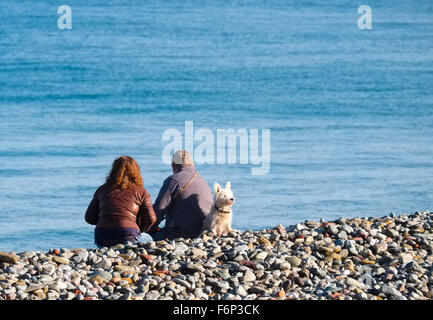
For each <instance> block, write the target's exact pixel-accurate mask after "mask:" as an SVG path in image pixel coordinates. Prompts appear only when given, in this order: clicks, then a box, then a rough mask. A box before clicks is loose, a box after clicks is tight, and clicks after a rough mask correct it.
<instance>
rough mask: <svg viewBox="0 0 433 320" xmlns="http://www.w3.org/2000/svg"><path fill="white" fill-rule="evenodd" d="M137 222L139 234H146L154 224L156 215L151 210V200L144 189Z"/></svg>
mask: <svg viewBox="0 0 433 320" xmlns="http://www.w3.org/2000/svg"><path fill="white" fill-rule="evenodd" d="M137 222H138V227H139V228H140V232H148V231H149V230H150V228H151V227H152V226H153V224H154V223H155V222H156V214H155V211H154V210H153V206H152V200H151V198H150V194H149V193H148V192H147V191H146V189H144V197H143V203H142V205H141V207H140V211H139V212H138V219H137Z"/></svg>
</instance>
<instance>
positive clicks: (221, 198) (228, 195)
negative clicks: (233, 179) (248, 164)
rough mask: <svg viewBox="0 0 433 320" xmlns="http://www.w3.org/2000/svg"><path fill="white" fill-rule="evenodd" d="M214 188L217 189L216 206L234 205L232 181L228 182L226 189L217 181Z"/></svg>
mask: <svg viewBox="0 0 433 320" xmlns="http://www.w3.org/2000/svg"><path fill="white" fill-rule="evenodd" d="M213 188H214V191H215V206H216V207H218V208H222V207H228V206H232V205H233V203H234V202H235V198H234V197H233V192H232V189H231V184H230V181H229V182H227V183H226V187H225V188H224V189H223V188H222V187H221V186H220V185H219V184H218V183H217V182H215V184H214V186H213Z"/></svg>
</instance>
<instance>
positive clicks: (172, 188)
mask: <svg viewBox="0 0 433 320" xmlns="http://www.w3.org/2000/svg"><path fill="white" fill-rule="evenodd" d="M178 189H179V185H178V183H177V182H176V181H175V180H174V179H172V178H171V177H169V178H167V179H165V180H164V183H163V184H162V187H161V190H159V194H158V197H157V198H156V200H155V204H154V205H153V209H154V210H155V214H156V222H155V224H154V227H155V228H156V227H157V226H158V225H159V224H160V223H161V222H162V221H163V220H164V219H165V217H166V215H167V211H168V209H169V208H170V206H171V204H172V202H173V196H174V195H175V193H176V191H177V190H178Z"/></svg>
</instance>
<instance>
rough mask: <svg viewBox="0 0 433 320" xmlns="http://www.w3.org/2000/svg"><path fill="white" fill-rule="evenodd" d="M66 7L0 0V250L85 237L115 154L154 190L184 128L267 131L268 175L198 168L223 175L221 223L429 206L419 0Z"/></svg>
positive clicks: (423, 2) (428, 102) (425, 0)
mask: <svg viewBox="0 0 433 320" xmlns="http://www.w3.org/2000/svg"><path fill="white" fill-rule="evenodd" d="M64 2H65V3H63V2H59V1H43V0H42V1H33V0H20V1H1V2H0V250H3V251H24V250H48V249H50V248H60V247H68V248H76V247H85V248H92V247H94V243H93V226H90V225H88V224H86V223H85V221H84V213H85V210H86V208H87V205H88V203H89V201H90V200H91V198H92V196H93V193H94V191H95V190H96V188H97V187H98V186H99V185H100V184H102V183H103V182H104V179H105V177H106V175H107V173H108V171H109V169H110V166H111V164H112V161H113V160H114V159H115V158H116V157H118V156H120V155H124V154H126V155H130V156H132V157H134V158H136V159H137V161H138V162H139V164H140V167H141V170H142V174H143V179H144V183H145V187H146V188H147V190H148V191H149V193H150V195H151V196H152V198H153V199H155V198H156V196H157V194H158V190H159V188H160V187H161V184H162V181H163V180H164V179H165V178H166V177H167V176H168V175H170V173H171V172H170V167H169V166H168V165H166V164H164V163H163V161H162V150H163V148H164V147H165V146H166V145H167V143H168V142H166V141H162V136H163V133H164V131H165V130H167V129H170V128H174V129H178V130H180V131H181V132H182V133H183V132H184V126H185V121H193V123H194V129H195V130H198V129H201V128H203V129H209V130H211V132H213V133H214V134H215V135H216V133H217V129H229V128H233V129H246V130H248V132H249V130H250V129H258V130H259V132H261V130H262V129H270V132H271V137H270V161H271V162H270V170H269V173H268V174H266V175H262V176H254V175H252V174H251V168H253V167H257V165H252V164H251V163H249V164H239V163H238V164H202V165H198V166H197V168H198V170H199V172H200V174H201V175H202V176H203V177H204V178H205V179H206V180H207V181H208V183H209V185H210V186H213V184H214V182H215V181H217V182H219V183H220V184H225V183H226V181H231V184H232V189H233V191H234V194H235V197H236V202H235V204H234V206H233V212H234V218H233V227H234V228H235V229H239V230H244V229H253V230H260V229H263V228H266V227H272V226H275V225H276V224H279V223H281V224H283V225H289V224H294V223H297V222H300V221H304V220H306V219H309V220H313V219H315V220H318V219H320V218H325V219H337V218H338V217H341V216H344V217H355V216H364V217H368V216H384V215H387V214H389V213H390V212H395V213H412V212H414V211H416V210H431V209H433V2H432V1H431V0H410V1H383V0H375V1H356V0H355V1H353V0H328V1H288V0H285V1H253V0H243V1H210V0H209V1H142V0H129V1H121V0H104V1H102V0H92V1H84V0H74V1H69V3H67V2H68V1H64ZM61 4H69V5H70V6H71V9H72V30H59V28H58V27H57V20H58V18H59V16H60V15H59V14H58V13H57V8H58V6H60V5H61ZM363 4H367V5H370V6H371V8H372V18H373V29H372V30H359V28H358V26H357V20H358V18H359V16H360V14H358V13H357V9H358V6H360V5H363ZM195 146H196V145H195Z"/></svg>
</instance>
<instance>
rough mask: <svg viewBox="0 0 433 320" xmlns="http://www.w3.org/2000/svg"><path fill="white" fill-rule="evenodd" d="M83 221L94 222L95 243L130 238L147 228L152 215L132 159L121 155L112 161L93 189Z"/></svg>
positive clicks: (122, 240)
mask: <svg viewBox="0 0 433 320" xmlns="http://www.w3.org/2000/svg"><path fill="white" fill-rule="evenodd" d="M85 220H86V222H87V223H89V224H93V225H96V228H95V243H96V244H98V245H100V246H101V245H103V246H109V245H113V244H116V243H121V242H124V241H125V240H128V241H131V239H137V238H138V235H139V233H140V232H146V231H148V230H149V228H150V227H151V226H152V224H153V223H154V222H155V221H156V215H155V212H154V211H153V206H152V200H151V198H150V195H149V193H148V192H147V191H146V189H144V188H143V183H142V180H141V174H140V169H139V167H138V164H137V163H136V161H135V160H134V159H132V158H131V157H127V156H123V157H120V158H118V159H116V160H115V161H114V163H113V168H112V170H111V172H110V175H109V176H108V177H107V181H106V183H105V184H103V185H102V186H100V187H99V188H98V189H97V190H96V192H95V194H94V196H93V199H92V201H91V202H90V204H89V207H88V208H87V211H86V214H85Z"/></svg>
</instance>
